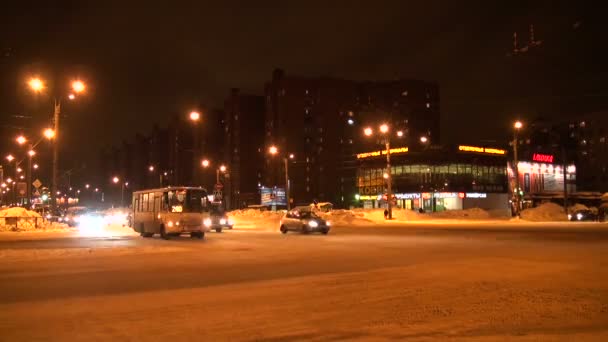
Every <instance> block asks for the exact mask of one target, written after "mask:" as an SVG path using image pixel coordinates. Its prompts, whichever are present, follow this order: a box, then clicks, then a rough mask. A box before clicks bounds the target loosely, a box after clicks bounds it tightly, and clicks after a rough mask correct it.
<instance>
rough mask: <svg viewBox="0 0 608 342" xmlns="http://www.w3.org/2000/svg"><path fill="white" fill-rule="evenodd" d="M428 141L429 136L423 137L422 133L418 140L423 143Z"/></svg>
mask: <svg viewBox="0 0 608 342" xmlns="http://www.w3.org/2000/svg"><path fill="white" fill-rule="evenodd" d="M428 141H429V138H427V137H425V136H424V135H423V136H421V137H420V142H421V143H423V144H426V143H427V142H428Z"/></svg>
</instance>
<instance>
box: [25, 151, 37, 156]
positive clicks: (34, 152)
mask: <svg viewBox="0 0 608 342" xmlns="http://www.w3.org/2000/svg"><path fill="white" fill-rule="evenodd" d="M27 154H28V155H29V156H30V157H33V156H34V155H36V151H34V150H29V151H27Z"/></svg>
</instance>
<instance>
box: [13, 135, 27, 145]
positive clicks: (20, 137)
mask: <svg viewBox="0 0 608 342" xmlns="http://www.w3.org/2000/svg"><path fill="white" fill-rule="evenodd" d="M15 140H16V141H17V143H18V144H19V145H23V144H25V143H26V142H27V139H26V138H25V137H24V136H23V135H20V136H18V137H17V139H15Z"/></svg>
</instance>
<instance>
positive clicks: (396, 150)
mask: <svg viewBox="0 0 608 342" xmlns="http://www.w3.org/2000/svg"><path fill="white" fill-rule="evenodd" d="M408 150H409V149H408V148H407V147H396V148H391V154H399V153H407V152H408ZM382 155H386V150H382V151H373V152H365V153H359V154H357V159H363V158H370V157H378V156H382Z"/></svg>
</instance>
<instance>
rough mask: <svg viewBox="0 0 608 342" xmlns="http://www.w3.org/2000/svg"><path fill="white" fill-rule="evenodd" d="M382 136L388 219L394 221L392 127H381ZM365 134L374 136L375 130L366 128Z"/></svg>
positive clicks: (399, 135) (398, 134)
mask: <svg viewBox="0 0 608 342" xmlns="http://www.w3.org/2000/svg"><path fill="white" fill-rule="evenodd" d="M379 131H380V134H381V136H382V138H383V141H384V146H385V147H386V177H385V178H386V203H387V210H388V219H389V220H392V219H393V203H392V202H393V188H392V187H393V176H392V174H391V135H390V133H389V131H390V127H389V126H388V125H387V124H382V125H380V127H379ZM363 134H365V135H366V136H368V137H369V136H372V135H373V134H374V130H373V129H372V128H371V127H366V128H365V129H364V130H363ZM397 137H399V138H402V137H403V131H397Z"/></svg>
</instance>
